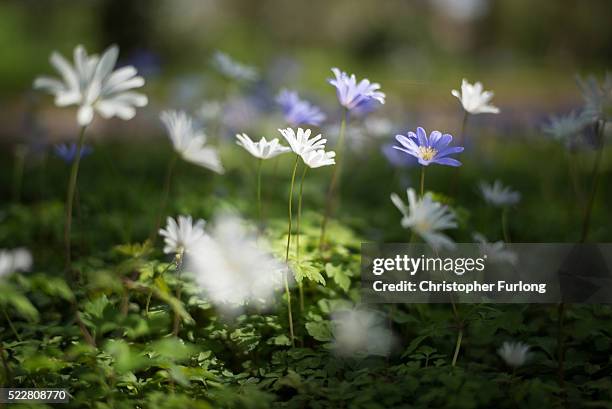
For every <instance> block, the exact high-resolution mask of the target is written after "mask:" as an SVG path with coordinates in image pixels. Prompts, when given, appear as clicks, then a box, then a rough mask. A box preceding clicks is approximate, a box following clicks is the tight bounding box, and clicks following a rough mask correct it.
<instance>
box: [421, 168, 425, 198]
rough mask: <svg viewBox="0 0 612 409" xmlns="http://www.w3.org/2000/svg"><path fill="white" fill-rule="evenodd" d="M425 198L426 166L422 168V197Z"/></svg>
mask: <svg viewBox="0 0 612 409" xmlns="http://www.w3.org/2000/svg"><path fill="white" fill-rule="evenodd" d="M423 196H425V166H421V197H423Z"/></svg>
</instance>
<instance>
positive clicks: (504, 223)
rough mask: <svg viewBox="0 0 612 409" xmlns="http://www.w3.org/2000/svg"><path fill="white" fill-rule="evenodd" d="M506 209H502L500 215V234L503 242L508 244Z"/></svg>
mask: <svg viewBox="0 0 612 409" xmlns="http://www.w3.org/2000/svg"><path fill="white" fill-rule="evenodd" d="M508 211H509V210H508V207H507V206H506V207H504V209H503V210H502V214H501V223H502V234H503V237H504V241H505V242H506V243H510V233H509V232H508Z"/></svg>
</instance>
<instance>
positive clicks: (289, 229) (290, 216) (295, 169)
mask: <svg viewBox="0 0 612 409" xmlns="http://www.w3.org/2000/svg"><path fill="white" fill-rule="evenodd" d="M299 159H300V157H299V156H298V155H295V164H294V165H293V172H292V174H291V188H290V189H289V214H288V228H287V251H286V254H285V262H286V263H287V272H286V273H285V293H286V294H287V313H288V315H289V335H290V336H291V345H292V346H295V339H294V336H293V313H292V311H291V292H290V291H289V278H288V276H289V248H290V246H291V223H292V211H293V209H292V207H293V188H294V186H295V173H296V171H297V167H298V160H299Z"/></svg>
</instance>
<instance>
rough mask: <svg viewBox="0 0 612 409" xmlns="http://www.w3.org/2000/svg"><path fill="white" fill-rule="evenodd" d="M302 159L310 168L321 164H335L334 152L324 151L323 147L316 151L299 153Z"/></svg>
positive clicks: (318, 166)
mask: <svg viewBox="0 0 612 409" xmlns="http://www.w3.org/2000/svg"><path fill="white" fill-rule="evenodd" d="M301 156H302V160H303V161H304V163H305V164H306V165H308V167H310V168H313V169H314V168H320V167H322V166H329V165H335V164H336V160H335V159H334V158H335V157H336V152H333V151H329V152H325V151H324V150H323V149H321V150H318V151H310V152H307V153H304V154H302V155H301Z"/></svg>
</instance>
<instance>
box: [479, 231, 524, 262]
mask: <svg viewBox="0 0 612 409" xmlns="http://www.w3.org/2000/svg"><path fill="white" fill-rule="evenodd" d="M472 237H474V240H475V241H477V242H478V247H479V248H480V253H481V254H483V255H486V256H487V259H488V260H489V261H491V262H493V263H508V264H511V265H513V266H515V265H516V263H517V262H518V256H517V254H516V253H515V252H514V251H512V250H509V249H507V248H506V244H505V243H504V242H503V241H502V240H500V241H496V242H489V241H488V240H487V238H486V237H485V236H484V235H482V234H480V233H474V234H473V236H472Z"/></svg>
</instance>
